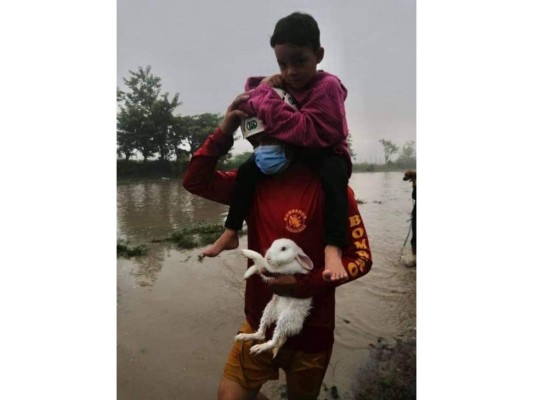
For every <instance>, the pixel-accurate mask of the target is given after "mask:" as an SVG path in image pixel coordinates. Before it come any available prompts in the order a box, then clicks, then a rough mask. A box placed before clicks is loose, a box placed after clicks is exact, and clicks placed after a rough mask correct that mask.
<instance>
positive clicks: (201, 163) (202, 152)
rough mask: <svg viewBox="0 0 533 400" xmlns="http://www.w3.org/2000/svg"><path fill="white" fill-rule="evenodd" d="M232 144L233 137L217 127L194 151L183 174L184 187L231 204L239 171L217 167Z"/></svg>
mask: <svg viewBox="0 0 533 400" xmlns="http://www.w3.org/2000/svg"><path fill="white" fill-rule="evenodd" d="M231 146H233V137H232V136H231V135H225V134H223V133H222V131H221V130H220V129H219V128H217V129H216V130H215V131H214V132H213V133H212V134H211V135H210V136H208V137H207V139H206V140H205V142H204V144H203V145H202V146H201V147H200V148H199V149H198V150H196V151H195V152H194V155H193V156H192V158H191V160H190V161H189V165H188V166H187V169H186V170H185V174H184V175H183V187H184V188H185V189H187V190H188V191H189V192H191V193H192V194H195V195H197V196H200V197H204V198H206V199H208V200H213V201H216V202H218V203H223V204H230V202H231V199H232V196H233V188H234V184H235V176H236V174H237V172H236V170H234V171H229V172H224V171H217V170H216V167H217V163H218V160H219V158H220V157H221V156H223V155H225V154H227V153H228V151H229V150H230V149H231Z"/></svg>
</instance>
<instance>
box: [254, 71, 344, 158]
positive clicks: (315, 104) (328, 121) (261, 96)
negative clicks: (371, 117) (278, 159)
mask: <svg viewBox="0 0 533 400" xmlns="http://www.w3.org/2000/svg"><path fill="white" fill-rule="evenodd" d="M310 90H311V93H310V94H309V95H308V97H307V101H306V102H305V104H300V105H299V106H300V108H299V109H298V110H295V109H294V108H292V107H291V106H290V105H288V104H286V103H285V102H284V101H283V100H281V99H280V97H279V96H278V95H277V93H276V92H275V91H274V90H273V89H272V88H271V87H270V86H268V85H266V84H260V85H259V86H258V87H257V88H256V89H255V90H254V91H253V92H252V93H251V97H250V100H249V101H248V104H247V105H246V106H245V110H244V111H246V112H251V115H256V116H257V117H258V118H259V119H261V120H262V121H263V123H264V124H265V130H266V131H267V132H268V133H269V135H272V136H273V137H275V138H277V139H279V140H281V141H283V142H286V143H289V144H292V145H296V146H302V147H314V148H324V147H331V146H335V145H337V144H339V143H341V142H343V141H344V140H346V137H347V135H348V130H347V125H346V116H345V111H344V98H345V93H344V92H343V90H342V88H341V85H340V83H339V82H338V81H337V80H336V79H324V80H322V81H321V82H319V83H318V84H317V85H316V87H314V88H312V89H310Z"/></svg>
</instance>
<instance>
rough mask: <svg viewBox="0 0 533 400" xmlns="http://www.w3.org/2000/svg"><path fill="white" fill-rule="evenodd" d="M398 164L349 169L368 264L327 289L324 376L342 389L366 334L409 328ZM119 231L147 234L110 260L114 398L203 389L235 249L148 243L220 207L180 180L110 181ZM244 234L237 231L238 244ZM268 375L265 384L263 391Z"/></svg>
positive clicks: (224, 314) (218, 346)
mask: <svg viewBox="0 0 533 400" xmlns="http://www.w3.org/2000/svg"><path fill="white" fill-rule="evenodd" d="M402 177H403V173H401V172H383V173H377V172H376V173H357V174H353V175H352V177H351V179H350V185H351V187H352V188H353V189H354V190H355V193H356V197H357V199H358V200H359V202H360V204H359V208H360V212H361V214H362V216H363V218H364V221H365V226H366V229H367V232H368V236H369V240H370V244H371V248H372V253H373V259H374V265H373V268H372V270H371V271H370V273H369V274H368V275H367V276H365V277H363V278H361V279H360V280H357V281H355V282H351V283H349V284H346V285H343V286H341V287H340V288H338V289H337V295H336V296H337V317H336V325H337V328H336V331H335V346H334V351H333V356H332V360H331V365H330V367H329V369H328V373H327V375H326V378H325V381H324V383H325V384H326V385H327V386H328V387H331V386H337V388H338V389H339V394H340V396H341V398H342V399H350V398H352V397H351V396H352V393H353V385H354V381H355V377H356V374H357V371H358V370H359V368H360V367H362V366H363V365H364V364H365V362H366V360H367V358H368V349H369V344H370V343H375V342H376V340H377V338H384V339H385V340H393V338H394V337H396V336H398V335H414V334H415V328H416V269H413V268H406V267H405V266H403V265H402V264H401V263H400V256H401V255H402V251H407V249H408V246H409V243H408V242H407V245H406V247H405V248H404V247H403V246H404V242H405V240H406V236H407V234H408V232H409V222H408V220H409V217H410V211H411V208H412V200H411V185H410V183H407V182H404V181H402ZM117 200H118V208H117V212H118V227H117V234H118V237H119V238H122V239H126V240H129V241H130V242H131V243H134V244H147V245H148V247H149V252H148V255H147V256H144V257H139V258H136V259H118V260H117V276H118V288H117V290H118V291H117V301H118V338H117V341H118V398H119V399H124V400H126V399H128V400H131V399H139V400H140V399H143V400H145V399H212V398H216V389H217V386H218V381H219V379H220V376H221V372H222V368H223V365H224V363H225V360H226V357H227V353H228V351H229V348H230V346H231V343H232V339H233V336H234V335H235V333H236V331H237V329H238V327H239V324H240V322H241V321H242V319H243V318H244V317H243V316H244V313H243V307H244V301H243V293H244V284H243V282H242V275H243V273H244V270H245V266H246V262H245V260H244V259H243V258H242V256H241V255H240V254H239V253H238V252H237V251H229V252H225V253H224V255H223V256H220V257H217V258H215V259H206V260H204V261H203V262H199V261H198V257H197V256H198V254H199V249H194V250H177V249H174V248H172V247H170V246H166V245H161V244H151V243H150V241H151V240H153V239H162V238H164V237H166V236H168V234H169V233H170V232H172V231H173V230H175V229H177V228H179V227H182V226H187V225H189V224H191V223H193V222H200V221H206V222H210V223H222V222H223V220H224V216H225V213H226V212H227V207H226V206H223V205H219V204H216V203H213V202H210V201H208V200H204V199H201V198H199V197H195V196H192V195H190V194H189V193H188V192H186V191H185V190H184V189H183V188H182V186H181V181H180V180H159V181H152V182H142V183H134V184H127V185H121V186H119V187H118V188H117ZM243 247H246V240H245V239H243V240H241V248H243ZM278 386H279V384H278V383H271V384H269V385H267V387H266V388H265V391H266V392H267V393H268V394H269V395H271V396H272V397H273V398H275V396H276V392H277V390H278Z"/></svg>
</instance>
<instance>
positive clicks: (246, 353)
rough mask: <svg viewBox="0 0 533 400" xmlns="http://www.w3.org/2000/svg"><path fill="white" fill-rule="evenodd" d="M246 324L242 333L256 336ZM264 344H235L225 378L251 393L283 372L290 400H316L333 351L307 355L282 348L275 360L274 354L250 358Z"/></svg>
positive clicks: (227, 363) (255, 342) (226, 367)
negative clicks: (259, 345) (258, 345)
mask: <svg viewBox="0 0 533 400" xmlns="http://www.w3.org/2000/svg"><path fill="white" fill-rule="evenodd" d="M253 332H254V330H253V329H252V327H251V326H250V324H249V323H248V321H245V322H244V323H243V324H242V326H241V328H240V330H239V333H253ZM263 342H264V341H256V340H250V341H248V342H234V344H233V347H232V348H231V351H230V354H229V357H228V361H227V362H226V366H225V367H224V377H226V378H227V379H230V380H232V381H234V382H237V383H239V384H240V385H241V386H242V387H243V388H245V389H247V390H257V389H259V388H261V386H262V385H263V384H264V383H265V382H267V381H269V380H277V379H278V378H279V368H281V369H283V370H284V371H285V374H286V378H287V389H288V391H289V395H290V394H291V393H292V396H289V398H298V399H299V398H302V399H303V398H305V399H307V398H310V399H314V398H316V397H317V396H318V395H319V393H320V388H321V386H322V380H323V379H324V375H325V374H326V369H327V368H328V364H329V359H330V358H331V349H329V350H328V351H324V352H321V353H305V352H303V351H296V350H290V349H285V348H284V347H282V348H281V349H280V350H279V352H278V355H277V356H276V358H275V359H274V360H272V352H270V351H266V352H264V353H260V354H257V355H252V354H250V348H251V347H252V346H253V345H255V344H257V343H263Z"/></svg>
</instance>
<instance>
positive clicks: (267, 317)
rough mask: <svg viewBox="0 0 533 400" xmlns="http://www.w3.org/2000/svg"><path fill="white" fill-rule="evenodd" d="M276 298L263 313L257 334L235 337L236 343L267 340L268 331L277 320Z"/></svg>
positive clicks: (244, 334) (242, 334)
mask: <svg viewBox="0 0 533 400" xmlns="http://www.w3.org/2000/svg"><path fill="white" fill-rule="evenodd" d="M275 311H276V296H274V297H272V300H270V301H269V302H268V304H267V305H266V307H265V310H264V311H263V316H262V317H261V322H260V323H259V328H258V329H257V332H255V333H239V334H238V335H237V336H235V340H236V341H241V342H247V341H248V340H263V339H264V338H265V333H266V329H267V328H268V327H269V326H270V325H271V324H272V323H273V322H274V321H275V320H276V312H275Z"/></svg>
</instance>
